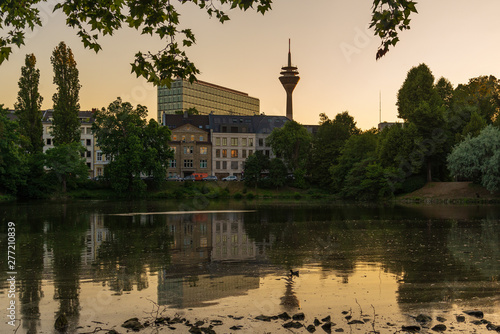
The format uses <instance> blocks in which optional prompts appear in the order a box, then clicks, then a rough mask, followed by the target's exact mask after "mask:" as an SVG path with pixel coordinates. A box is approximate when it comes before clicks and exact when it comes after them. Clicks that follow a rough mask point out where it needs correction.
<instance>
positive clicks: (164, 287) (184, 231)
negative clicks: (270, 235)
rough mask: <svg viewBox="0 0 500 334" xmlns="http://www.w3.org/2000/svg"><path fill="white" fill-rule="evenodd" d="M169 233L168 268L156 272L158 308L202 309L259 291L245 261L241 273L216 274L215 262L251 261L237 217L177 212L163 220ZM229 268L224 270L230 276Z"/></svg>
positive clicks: (218, 267) (251, 248) (253, 251)
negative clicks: (167, 306)
mask: <svg viewBox="0 0 500 334" xmlns="http://www.w3.org/2000/svg"><path fill="white" fill-rule="evenodd" d="M167 225H168V229H169V231H170V232H171V234H172V235H173V237H174V238H173V239H174V240H173V243H172V251H173V252H172V266H171V267H170V268H166V269H163V270H161V271H159V272H158V304H160V305H170V306H171V307H173V308H187V307H202V306H208V305H210V304H211V301H213V300H215V299H220V298H225V297H230V296H238V295H242V294H245V293H246V292H247V291H248V290H249V289H256V288H258V287H259V281H260V279H259V277H258V275H253V274H252V276H248V275H247V272H248V266H247V263H246V262H245V263H244V264H243V267H242V268H241V270H240V271H241V272H242V274H233V275H231V276H224V275H223V274H222V275H218V274H217V273H214V271H220V270H224V268H225V264H217V265H216V266H215V267H211V269H210V271H211V273H212V274H213V275H211V276H207V275H204V273H206V272H207V271H206V267H200V266H199V265H200V264H202V263H205V264H207V265H208V264H210V263H213V264H215V263H217V262H219V263H220V262H221V261H225V260H227V261H245V260H254V259H255V257H256V245H255V242H254V241H252V240H251V239H249V238H248V235H247V234H246V233H245V229H244V221H243V214H242V213H215V214H204V213H197V214H182V215H171V216H170V215H169V216H168V217H167ZM233 270H234V268H231V269H230V272H234V271H233Z"/></svg>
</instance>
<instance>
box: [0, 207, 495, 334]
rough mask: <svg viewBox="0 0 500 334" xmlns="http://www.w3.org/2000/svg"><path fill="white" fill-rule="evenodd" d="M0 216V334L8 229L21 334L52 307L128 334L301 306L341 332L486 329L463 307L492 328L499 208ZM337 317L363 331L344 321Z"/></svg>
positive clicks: (64, 211) (42, 327)
mask: <svg viewBox="0 0 500 334" xmlns="http://www.w3.org/2000/svg"><path fill="white" fill-rule="evenodd" d="M0 213H1V214H0V217H1V219H2V226H1V229H0V232H1V234H2V235H1V238H0V249H1V254H4V256H2V257H1V258H0V309H1V310H3V311H1V312H0V314H1V315H2V321H1V323H0V333H8V332H14V331H15V328H13V327H12V326H9V325H8V324H7V321H8V318H7V311H6V308H7V307H8V306H9V302H10V300H11V298H9V297H8V294H9V284H8V281H7V279H8V278H9V275H8V272H9V269H8V266H7V256H6V254H7V222H9V221H12V222H15V224H16V255H15V256H16V272H17V274H16V298H15V300H16V317H17V320H16V325H19V324H20V327H19V329H18V330H17V333H54V332H55V331H54V321H55V319H56V317H57V316H58V315H59V314H60V313H65V315H66V316H67V318H68V320H69V323H70V330H69V331H70V332H73V333H91V332H97V330H98V329H99V327H100V328H102V329H112V328H115V329H116V330H117V331H118V332H120V333H124V332H126V330H125V329H124V328H121V326H120V325H121V324H122V323H123V322H124V321H125V320H127V319H129V318H132V317H138V318H140V320H141V321H144V320H147V319H153V318H154V317H156V316H157V315H159V314H163V315H164V316H170V317H174V316H175V315H178V316H180V317H184V318H186V319H188V320H190V321H191V322H194V321H196V320H204V321H210V320H221V321H222V323H223V324H222V325H221V326H216V327H215V328H214V330H216V331H217V333H268V332H269V333H270V332H272V333H275V332H283V333H289V332H290V330H287V329H284V328H283V327H282V326H281V325H282V323H283V321H281V320H279V321H271V322H262V321H258V320H255V319H254V318H255V317H256V316H258V315H261V314H264V315H270V316H271V315H278V314H280V313H282V312H284V311H286V312H288V313H289V314H290V315H292V314H295V313H298V312H304V313H305V317H306V319H305V323H306V324H310V323H312V322H313V320H314V318H315V317H317V318H318V319H322V318H324V317H326V316H327V315H330V316H331V317H332V321H333V322H335V323H336V326H334V329H338V328H342V329H344V331H345V332H349V333H351V332H356V333H368V332H370V331H374V330H375V331H378V332H380V333H395V332H396V331H397V330H398V329H401V325H414V324H416V322H415V320H414V318H413V316H417V315H418V314H420V313H425V314H428V315H430V316H432V317H433V319H435V318H436V317H438V316H441V317H443V318H445V319H446V320H445V322H444V323H445V324H446V325H447V326H448V332H457V333H470V332H477V333H482V332H484V333H487V332H488V330H487V329H486V327H485V325H484V324H483V325H473V324H472V321H473V320H474V319H473V318H471V317H467V318H466V322H464V323H458V322H457V321H456V318H455V317H456V315H458V314H461V312H462V311H463V310H466V309H480V310H482V311H483V312H484V313H485V319H487V320H489V321H491V322H493V323H495V324H497V325H500V294H499V293H500V283H499V276H500V207H495V206H481V207H476V206H466V207H455V206H416V207H402V206H395V207H372V206H355V205H321V204H308V203H305V201H297V202H295V203H283V204H277V203H262V202H249V203H245V202H236V203H231V202H229V203H228V202H218V203H213V204H207V203H201V204H200V203H196V202H193V203H171V202H170V203H169V202H164V201H162V202H130V203H129V202H97V201H96V202H92V201H86V202H72V203H66V204H58V203H54V202H30V203H17V204H2V205H0ZM290 269H293V270H298V271H299V277H293V278H291V277H289V276H288V275H287V274H288V273H289V271H290ZM343 311H344V313H345V312H347V315H351V316H352V319H364V321H365V322H366V323H365V324H358V325H348V324H347V320H346V319H345V316H346V314H342V312H343ZM436 323H438V322H436V321H435V322H433V323H432V324H431V325H429V326H428V327H432V326H433V325H434V324H436ZM233 325H241V326H242V327H241V330H238V331H233V330H231V329H229V328H230V327H231V326H233ZM174 327H175V330H174V329H173V328H174ZM187 330H188V327H186V326H184V325H176V326H172V329H170V328H167V327H162V329H161V330H158V328H156V329H153V328H147V329H145V330H143V331H142V332H144V333H160V332H165V333H168V332H179V333H186V332H187ZM293 332H295V333H307V331H306V330H305V329H304V328H302V329H294V330H293ZM318 332H323V330H322V329H321V328H319V327H318ZM422 332H429V333H430V332H432V331H431V330H430V328H427V329H426V328H424V329H423V331H422ZM101 333H104V331H102V332H101Z"/></svg>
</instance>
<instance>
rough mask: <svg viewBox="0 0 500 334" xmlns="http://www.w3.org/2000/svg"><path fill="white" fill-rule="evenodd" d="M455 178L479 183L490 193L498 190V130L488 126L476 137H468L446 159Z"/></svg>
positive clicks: (499, 156)
mask: <svg viewBox="0 0 500 334" xmlns="http://www.w3.org/2000/svg"><path fill="white" fill-rule="evenodd" d="M447 161H448V168H449V169H450V172H451V174H452V175H453V176H455V177H462V178H466V179H469V180H473V181H475V182H477V183H480V184H481V185H482V186H484V187H485V188H486V189H488V190H489V191H491V192H495V191H499V190H500V130H499V129H498V128H497V127H495V126H493V125H488V126H487V127H486V128H484V129H483V130H482V131H481V132H480V134H479V135H478V136H476V137H471V136H470V135H469V136H468V137H467V138H466V139H465V140H464V141H462V142H461V143H460V144H458V145H457V146H455V147H454V148H453V151H452V152H451V154H450V155H449V156H448V158H447Z"/></svg>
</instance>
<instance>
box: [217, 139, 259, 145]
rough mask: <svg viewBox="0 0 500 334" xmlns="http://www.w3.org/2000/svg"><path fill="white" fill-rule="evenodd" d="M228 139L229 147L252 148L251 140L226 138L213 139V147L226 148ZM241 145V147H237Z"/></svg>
mask: <svg viewBox="0 0 500 334" xmlns="http://www.w3.org/2000/svg"><path fill="white" fill-rule="evenodd" d="M228 139H230V143H231V146H253V138H226V137H215V146H228V145H227V142H228ZM239 143H241V145H239Z"/></svg>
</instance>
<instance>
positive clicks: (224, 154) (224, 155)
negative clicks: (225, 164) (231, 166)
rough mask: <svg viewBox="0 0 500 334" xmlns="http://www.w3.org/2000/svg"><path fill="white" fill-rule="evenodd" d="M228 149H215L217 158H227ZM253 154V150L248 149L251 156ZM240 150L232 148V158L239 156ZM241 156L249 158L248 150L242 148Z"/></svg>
mask: <svg viewBox="0 0 500 334" xmlns="http://www.w3.org/2000/svg"><path fill="white" fill-rule="evenodd" d="M227 151H228V150H227V149H222V150H221V149H216V150H215V157H216V158H227V156H228V155H227V153H228V152H227ZM252 154H253V150H248V156H251V155H252ZM239 157H240V156H239V150H231V158H239ZM241 158H244V159H246V158H247V150H241Z"/></svg>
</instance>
